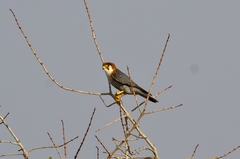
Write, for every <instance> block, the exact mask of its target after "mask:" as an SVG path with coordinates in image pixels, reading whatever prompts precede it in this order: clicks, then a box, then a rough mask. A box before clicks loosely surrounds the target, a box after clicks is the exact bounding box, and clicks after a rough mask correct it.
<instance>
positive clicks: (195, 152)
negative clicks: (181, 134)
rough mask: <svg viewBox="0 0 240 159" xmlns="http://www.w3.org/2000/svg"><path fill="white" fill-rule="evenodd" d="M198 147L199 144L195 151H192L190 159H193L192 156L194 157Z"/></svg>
mask: <svg viewBox="0 0 240 159" xmlns="http://www.w3.org/2000/svg"><path fill="white" fill-rule="evenodd" d="M198 146H199V144H197V146H196V147H195V149H194V151H193V153H192V156H191V158H190V159H193V157H194V155H195V154H196V152H197V148H198Z"/></svg>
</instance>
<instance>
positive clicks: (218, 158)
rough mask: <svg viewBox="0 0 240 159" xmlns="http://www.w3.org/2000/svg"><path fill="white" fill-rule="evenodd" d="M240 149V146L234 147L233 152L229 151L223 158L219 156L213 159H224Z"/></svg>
mask: <svg viewBox="0 0 240 159" xmlns="http://www.w3.org/2000/svg"><path fill="white" fill-rule="evenodd" d="M239 148H240V145H238V146H237V147H234V148H233V149H232V150H231V151H229V152H228V153H225V154H223V155H222V156H218V157H215V158H213V159H220V158H224V157H226V156H227V155H229V154H231V153H232V152H234V151H236V150H237V149H239Z"/></svg>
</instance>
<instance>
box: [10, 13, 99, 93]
mask: <svg viewBox="0 0 240 159" xmlns="http://www.w3.org/2000/svg"><path fill="white" fill-rule="evenodd" d="M10 11H11V12H12V14H13V17H14V19H15V21H16V23H17V26H18V28H19V29H20V31H21V33H22V35H23V36H24V38H25V40H26V42H27V44H28V46H29V47H30V49H31V51H32V53H33V55H34V56H35V57H36V59H37V60H38V62H39V64H40V65H41V66H42V68H43V70H44V71H45V73H46V74H47V76H48V77H49V78H50V79H51V80H52V81H53V82H54V83H55V84H56V85H57V86H58V87H60V88H62V89H64V90H67V91H71V92H77V93H82V94H90V95H100V93H97V92H87V91H82V90H76V89H72V88H68V87H65V86H63V85H61V84H59V83H58V82H57V81H56V80H55V79H54V78H53V77H52V75H51V74H50V73H49V72H48V70H47V68H46V67H45V65H44V64H43V62H42V61H41V59H40V58H39V57H38V55H37V53H36V52H35V51H34V49H33V47H32V45H31V44H30V42H29V40H28V38H27V36H26V34H25V33H24V32H23V29H22V27H21V26H20V24H19V22H18V20H17V17H16V15H15V14H14V12H13V11H12V9H10Z"/></svg>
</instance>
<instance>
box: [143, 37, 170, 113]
mask: <svg viewBox="0 0 240 159" xmlns="http://www.w3.org/2000/svg"><path fill="white" fill-rule="evenodd" d="M169 39H170V34H168V37H167V40H166V43H165V46H164V49H163V51H162V56H161V58H160V60H159V63H158V67H157V70H156V73H155V75H154V77H153V79H152V83H151V86H150V88H149V90H148V97H147V99H146V103H145V106H144V110H143V111H145V109H146V106H147V100H148V98H149V95H150V93H151V91H152V88H153V85H154V82H155V80H156V78H157V75H158V71H159V70H160V68H161V64H162V60H163V57H164V54H165V52H166V49H167V45H168V41H169Z"/></svg>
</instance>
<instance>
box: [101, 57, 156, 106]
mask: <svg viewBox="0 0 240 159" xmlns="http://www.w3.org/2000/svg"><path fill="white" fill-rule="evenodd" d="M102 68H103V70H104V71H105V74H106V76H107V78H108V82H109V83H110V84H111V85H112V86H113V87H115V88H116V89H118V90H120V93H119V92H117V93H119V94H121V93H123V94H133V91H134V92H135V94H138V95H140V96H142V97H143V98H147V96H148V91H146V90H145V89H143V88H142V87H140V86H139V85H138V84H136V83H135V82H134V81H132V80H131V81H130V79H129V76H127V75H126V74H125V73H123V72H122V71H120V70H119V69H118V68H117V67H116V65H115V64H114V63H113V62H104V63H103V64H102ZM132 90H133V91H132ZM148 99H149V100H150V101H151V102H153V103H157V102H158V100H156V99H155V98H153V97H152V95H151V94H150V95H149V98H148Z"/></svg>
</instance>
